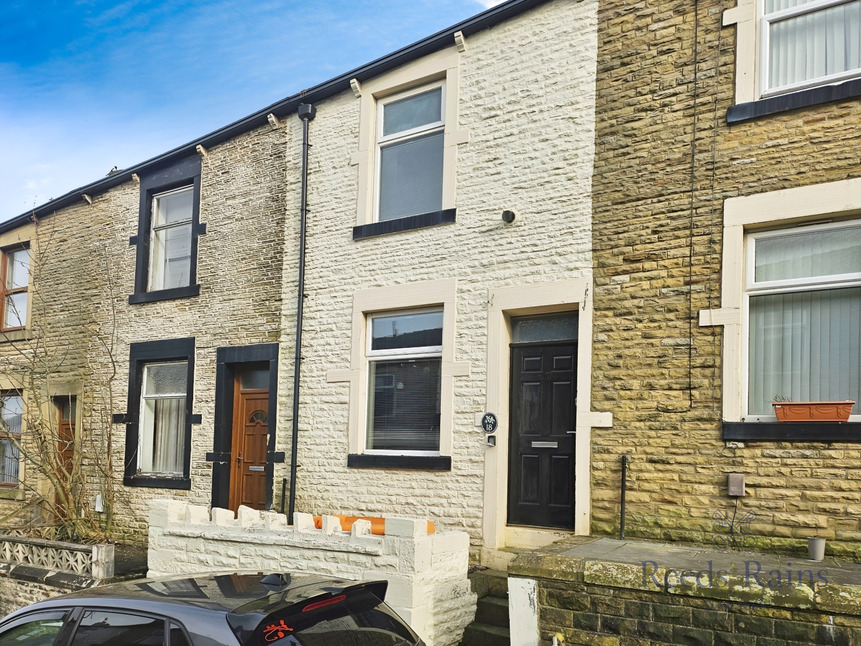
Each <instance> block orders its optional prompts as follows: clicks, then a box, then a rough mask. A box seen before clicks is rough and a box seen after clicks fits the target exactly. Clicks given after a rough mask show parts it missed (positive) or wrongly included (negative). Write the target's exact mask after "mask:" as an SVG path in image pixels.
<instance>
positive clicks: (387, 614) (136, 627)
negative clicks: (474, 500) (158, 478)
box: [0, 573, 422, 646]
mask: <svg viewBox="0 0 861 646" xmlns="http://www.w3.org/2000/svg"><path fill="white" fill-rule="evenodd" d="M386 585H387V584H386V582H385V581H376V582H370V583H356V582H352V581H344V580H341V579H332V578H324V577H319V576H311V575H305V574H268V575H264V574H248V573H241V574H203V575H196V576H184V577H174V578H170V579H144V580H138V581H128V582H125V583H117V584H113V585H107V586H103V587H98V588H91V589H89V590H86V591H82V592H75V593H73V594H69V595H64V596H62V597H56V598H54V599H50V600H48V601H42V602H39V603H36V604H33V605H32V606H28V607H26V608H23V609H22V610H18V611H16V612H13V613H12V614H11V615H9V616H8V617H6V618H5V619H3V621H2V622H0V646H13V645H14V646H64V645H67V644H74V646H96V645H99V646H137V645H139V646H215V645H216V644H217V645H219V646H225V645H227V646H236V645H242V646H245V645H253V646H257V645H264V644H279V645H281V646H291V645H299V644H303V645H316V644H339V645H347V646H352V645H356V646H364V645H368V646H376V645H380V646H383V645H385V646H404V645H409V646H415V645H417V644H418V645H421V644H422V641H421V640H420V639H419V638H418V637H417V636H416V634H415V633H414V632H413V631H412V630H410V628H409V627H408V626H407V625H406V624H405V623H404V622H403V621H401V620H400V619H399V618H398V616H397V615H396V614H395V613H394V612H393V611H392V610H391V609H390V608H389V607H388V606H387V605H386V604H385V603H384V601H383V599H384V598H385V595H386Z"/></svg>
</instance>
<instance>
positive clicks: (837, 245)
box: [746, 221, 861, 417]
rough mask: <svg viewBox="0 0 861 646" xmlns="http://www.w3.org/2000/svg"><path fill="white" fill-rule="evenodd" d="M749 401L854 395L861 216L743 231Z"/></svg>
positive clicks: (765, 411) (757, 407)
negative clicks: (745, 234)
mask: <svg viewBox="0 0 861 646" xmlns="http://www.w3.org/2000/svg"><path fill="white" fill-rule="evenodd" d="M747 244H748V249H747V255H748V262H747V269H746V272H747V277H746V287H747V289H746V297H747V310H748V321H749V323H748V325H749V335H748V337H749V341H748V346H749V347H748V389H747V390H748V403H747V412H748V415H750V416H754V417H755V416H768V415H772V407H771V402H772V401H773V399H774V398H775V397H776V396H779V397H784V398H786V399H790V400H793V401H823V400H850V399H851V400H855V401H857V402H861V221H854V222H851V223H841V224H829V225H819V226H807V227H799V228H794V229H788V230H781V231H771V232H765V233H754V234H751V235H749V236H748V241H747Z"/></svg>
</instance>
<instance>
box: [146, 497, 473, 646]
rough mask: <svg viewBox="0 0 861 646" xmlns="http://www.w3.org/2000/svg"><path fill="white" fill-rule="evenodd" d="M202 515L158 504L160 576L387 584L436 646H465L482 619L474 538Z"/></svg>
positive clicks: (418, 523)
mask: <svg viewBox="0 0 861 646" xmlns="http://www.w3.org/2000/svg"><path fill="white" fill-rule="evenodd" d="M201 510H203V511H207V509H206V507H202V506H198V505H188V504H187V503H185V502H179V503H175V502H173V503H172V504H171V503H169V501H164V500H162V501H156V502H155V503H154V504H153V510H152V512H151V514H150V515H151V518H152V519H153V521H154V522H152V523H151V524H150V528H149V536H150V541H149V553H148V563H149V567H150V570H149V575H150V576H160V575H170V574H188V573H192V572H207V571H208V572H215V571H226V570H231V569H243V570H248V569H251V570H255V569H256V570H260V571H263V570H268V571H279V570H280V571H289V572H300V573H312V574H320V575H324V576H325V575H329V576H333V577H341V578H346V579H353V580H357V581H379V580H381V579H383V580H386V581H388V583H389V591H388V594H387V595H386V601H387V602H388V603H389V604H390V605H391V606H392V607H393V608H394V609H395V611H396V612H397V613H398V614H400V615H401V616H402V617H404V618H405V619H407V620H408V621H409V622H410V625H411V626H412V627H413V629H415V630H416V632H418V633H419V635H421V636H422V638H423V639H424V641H425V642H426V643H427V645H428V646H455V644H457V643H458V642H459V640H460V637H461V635H462V633H463V630H464V628H466V626H467V625H468V624H469V623H470V622H471V621H472V620H473V618H474V617H475V608H476V595H475V594H474V593H473V592H472V591H471V588H470V584H469V579H468V578H467V571H468V567H469V535H468V534H467V533H466V532H445V533H439V534H428V533H427V520H425V519H414V518H387V519H385V520H386V530H387V532H391V531H394V532H396V533H395V534H392V533H387V534H385V535H382V536H375V535H372V534H371V523H370V521H367V520H359V521H357V522H355V523H354V524H353V527H352V529H351V531H350V532H344V531H342V530H341V523H340V520H339V519H338V518H337V517H336V516H327V515H324V516H323V520H322V529H316V528H315V527H314V517H313V516H312V515H311V514H307V513H301V512H298V513H296V514H295V515H294V523H295V524H294V526H293V527H290V526H288V525H287V519H286V516H284V515H283V514H278V513H275V512H260V511H257V510H254V509H251V508H249V507H240V508H239V513H238V517H237V518H236V519H235V520H234V518H233V513H232V512H230V511H228V510H226V509H218V508H216V509H213V510H212V512H211V520H209V514H208V513H207V515H206V517H204V515H202V514H201ZM186 518H189V519H190V518H193V519H194V521H195V522H194V524H193V526H192V525H189V524H188V523H186V522H183V521H184V520H185V519H186ZM249 527H253V528H254V531H248V528H249Z"/></svg>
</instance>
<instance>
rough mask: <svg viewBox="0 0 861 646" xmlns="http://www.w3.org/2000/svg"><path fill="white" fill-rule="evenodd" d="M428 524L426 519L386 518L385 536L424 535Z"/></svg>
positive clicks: (411, 536) (409, 536) (408, 536)
mask: <svg viewBox="0 0 861 646" xmlns="http://www.w3.org/2000/svg"><path fill="white" fill-rule="evenodd" d="M427 533H428V524H427V521H426V520H417V519H415V518H397V517H392V518H386V536H405V537H407V538H415V537H418V536H426V535H427Z"/></svg>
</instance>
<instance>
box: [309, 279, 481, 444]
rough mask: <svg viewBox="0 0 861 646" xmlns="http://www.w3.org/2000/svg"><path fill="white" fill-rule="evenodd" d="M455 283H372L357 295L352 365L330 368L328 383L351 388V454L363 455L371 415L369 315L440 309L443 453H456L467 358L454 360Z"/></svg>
mask: <svg viewBox="0 0 861 646" xmlns="http://www.w3.org/2000/svg"><path fill="white" fill-rule="evenodd" d="M456 300H457V281H456V280H455V279H452V278H448V279H442V280H430V281H421V282H415V283H403V284H398V285H387V286H384V287H372V288H369V289H363V290H359V291H357V292H355V293H354V294H353V315H352V324H351V338H352V342H351V345H350V367H349V368H343V369H337V368H336V369H332V370H329V371H328V372H327V374H326V381H327V382H328V383H348V384H349V389H350V403H349V411H348V412H347V424H348V427H349V435H348V439H349V443H348V450H349V453H350V454H365V453H366V448H367V447H366V445H365V441H366V438H367V419H368V417H367V416H368V388H369V387H370V386H371V384H369V383H368V372H369V371H368V360H367V356H366V354H367V347H368V345H367V343H368V340H367V337H368V334H369V327H368V317H369V316H371V315H373V314H376V313H389V312H399V311H405V310H412V311H417V310H419V309H420V308H428V309H442V313H443V322H442V359H441V364H440V396H439V400H440V402H439V405H440V420H439V452H438V455H439V456H441V457H448V456H451V454H452V432H453V428H454V381H455V379H456V378H458V377H464V376H468V375H469V372H470V364H469V362H468V361H455V346H456V343H455V340H456V333H455V332H456V330H455V328H456V325H455V321H456V314H457V308H456Z"/></svg>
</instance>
